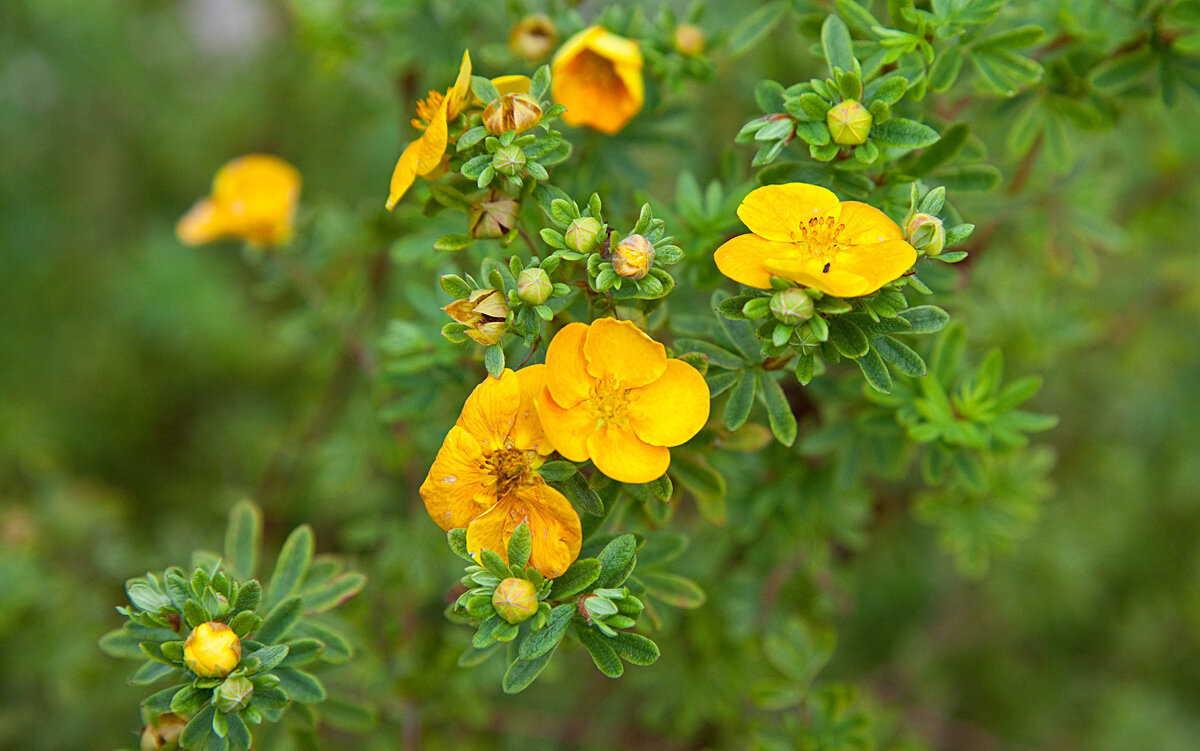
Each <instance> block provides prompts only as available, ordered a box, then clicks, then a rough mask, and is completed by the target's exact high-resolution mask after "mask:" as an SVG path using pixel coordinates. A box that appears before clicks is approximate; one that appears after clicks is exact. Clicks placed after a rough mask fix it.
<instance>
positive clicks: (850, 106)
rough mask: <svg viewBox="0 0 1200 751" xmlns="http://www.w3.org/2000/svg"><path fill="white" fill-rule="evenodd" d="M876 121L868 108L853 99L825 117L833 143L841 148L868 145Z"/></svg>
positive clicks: (831, 110) (839, 105) (830, 111)
mask: <svg viewBox="0 0 1200 751" xmlns="http://www.w3.org/2000/svg"><path fill="white" fill-rule="evenodd" d="M874 120H875V119H874V118H873V117H871V113H870V112H869V111H868V110H867V108H866V107H864V106H862V105H861V104H859V103H858V102H856V101H854V100H853V99H847V100H846V101H844V102H842V103H841V104H838V105H837V106H835V107H833V108H831V109H830V110H829V113H828V114H826V115H825V124H826V125H828V126H829V133H830V135H832V136H833V142H834V143H836V144H838V145H840V146H858V145H859V144H861V143H866V141H867V136H869V135H870V134H871V124H872V123H873V122H874Z"/></svg>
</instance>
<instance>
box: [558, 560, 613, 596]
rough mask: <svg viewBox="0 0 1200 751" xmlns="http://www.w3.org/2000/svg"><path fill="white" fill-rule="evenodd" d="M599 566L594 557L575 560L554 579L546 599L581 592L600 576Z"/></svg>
mask: <svg viewBox="0 0 1200 751" xmlns="http://www.w3.org/2000/svg"><path fill="white" fill-rule="evenodd" d="M601 568H602V566H601V563H600V561H599V560H597V559H595V558H580V559H578V560H576V561H575V562H574V563H572V564H571V565H570V567H568V568H567V570H566V571H564V572H563V573H562V576H559V577H558V578H557V579H555V580H554V583H553V584H552V585H551V586H550V593H549V594H547V595H546V599H549V600H566V599H568V598H570V597H574V596H575V595H577V594H579V593H580V592H583V591H584V590H585V589H587V588H588V587H590V586H591V585H592V584H593V583H594V582H595V581H596V579H598V578H599V577H600V569H601Z"/></svg>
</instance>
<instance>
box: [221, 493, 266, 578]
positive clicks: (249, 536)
mask: <svg viewBox="0 0 1200 751" xmlns="http://www.w3.org/2000/svg"><path fill="white" fill-rule="evenodd" d="M261 540H262V511H260V510H259V508H258V507H257V506H255V505H254V504H253V503H250V502H249V501H241V502H240V503H238V504H237V505H236V506H234V507H233V510H232V511H230V512H229V526H228V527H227V528H226V529H225V557H224V558H223V559H222V562H223V564H224V566H225V569H226V570H227V571H229V573H230V574H231V575H232V576H233V578H235V579H237V580H238V581H240V582H244V581H246V580H248V579H250V578H251V577H253V576H254V571H255V570H256V569H257V568H258V546H259V543H260V541H261Z"/></svg>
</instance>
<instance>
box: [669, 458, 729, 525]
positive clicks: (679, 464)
mask: <svg viewBox="0 0 1200 751" xmlns="http://www.w3.org/2000/svg"><path fill="white" fill-rule="evenodd" d="M670 472H671V474H672V475H674V476H675V479H676V480H678V481H679V484H680V485H682V486H683V487H684V488H686V489H687V490H688V492H690V493H691V494H692V496H693V497H695V499H696V504H697V506H698V507H699V509H700V513H701V514H702V515H703V516H704V518H705V519H706V520H708V522H709V523H710V524H716V525H723V524H724V523H725V492H726V488H725V478H724V477H722V476H721V473H720V472H718V471H717V470H715V469H713V467H712V465H710V464H709V463H708V460H707V459H705V458H704V456H703V455H701V454H694V453H691V452H684V451H674V452H672V457H671V469H670Z"/></svg>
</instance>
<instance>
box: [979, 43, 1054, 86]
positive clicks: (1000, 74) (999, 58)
mask: <svg viewBox="0 0 1200 751" xmlns="http://www.w3.org/2000/svg"><path fill="white" fill-rule="evenodd" d="M971 62H972V63H974V65H975V70H977V71H978V72H979V77H980V78H982V79H983V80H984V81H986V82H987V84H988V85H989V86H991V87H992V88H994V89H995V90H996V91H998V92H1000V93H1001V94H1004V95H1005V96H1015V95H1016V93H1017V92H1018V91H1020V90H1021V88H1022V87H1024V86H1026V85H1029V84H1033V83H1036V82H1037V81H1038V80H1040V79H1041V77H1042V66H1041V65H1040V64H1038V62H1037V61H1036V60H1031V59H1030V58H1028V57H1025V56H1023V55H1018V54H1017V53H1016V52H1013V51H1012V50H1008V49H995V48H991V47H985V48H981V49H973V50H971Z"/></svg>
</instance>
